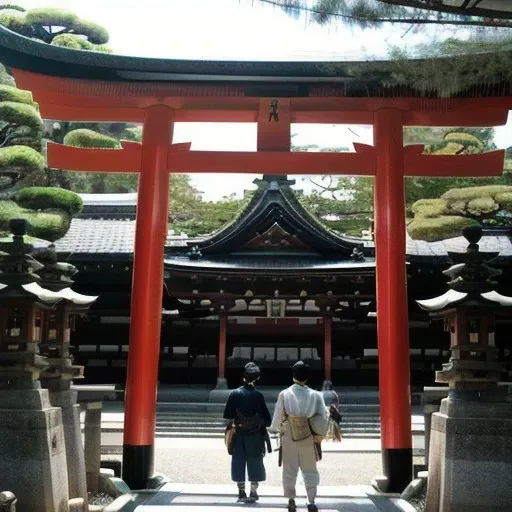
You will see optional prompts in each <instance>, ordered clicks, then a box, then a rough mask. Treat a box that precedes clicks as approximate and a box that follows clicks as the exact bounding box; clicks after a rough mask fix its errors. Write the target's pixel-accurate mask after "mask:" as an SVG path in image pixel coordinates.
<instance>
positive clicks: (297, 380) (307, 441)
mask: <svg viewBox="0 0 512 512" xmlns="http://www.w3.org/2000/svg"><path fill="white" fill-rule="evenodd" d="M292 373H293V382H294V384H293V385H292V386H290V387H289V388H287V389H285V390H284V391H281V393H279V397H278V399H277V404H276V408H275V411H274V418H273V420H272V425H271V427H270V430H271V431H272V432H280V433H281V448H280V449H281V453H280V457H279V459H280V464H281V463H282V465H283V490H284V495H285V497H286V498H288V510H289V512H296V510H297V506H296V504H295V498H296V492H295V485H296V482H297V474H298V471H299V468H300V470H301V472H302V476H303V478H304V484H305V486H306V492H307V496H308V512H317V511H318V508H317V506H316V505H315V499H316V494H317V487H318V484H319V482H320V475H319V474H318V469H317V461H318V460H320V459H321V457H322V451H321V447H320V442H321V440H322V438H323V437H324V436H325V434H326V433H327V426H328V421H329V414H328V412H327V408H326V406H325V402H324V398H323V396H322V394H321V393H320V392H318V391H314V390H312V389H310V388H308V387H307V386H306V382H307V381H308V379H309V374H310V369H309V365H307V364H306V363H304V362H302V361H299V362H297V363H295V365H294V366H293V370H292Z"/></svg>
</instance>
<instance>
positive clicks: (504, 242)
mask: <svg viewBox="0 0 512 512" xmlns="http://www.w3.org/2000/svg"><path fill="white" fill-rule="evenodd" d="M134 240H135V221H134V220H110V219H73V221H72V222H71V227H70V229H69V231H68V233H67V234H66V236H65V237H64V238H62V239H60V240H58V241H57V242H56V243H55V245H56V248H57V252H59V253H65V254H75V255H77V254H83V255H95V254H110V255H120V256H121V255H125V256H130V257H131V255H132V253H133V246H134ZM199 240H200V239H194V238H183V237H180V236H176V235H172V234H171V233H169V235H168V237H167V243H166V247H167V248H168V252H172V248H179V247H186V246H187V243H188V244H192V245H193V244H194V242H197V241H199ZM367 244H368V245H369V244H370V242H367ZM466 247H467V241H466V239H465V238H463V237H462V236H460V237H456V238H449V239H447V240H443V241H441V242H424V241H422V240H412V239H411V238H410V237H409V236H408V237H407V255H408V256H424V257H436V256H437V257H447V256H448V252H449V251H450V252H451V251H453V252H464V251H465V250H466ZM480 249H481V251H483V252H499V253H500V256H501V257H506V258H512V241H511V239H510V238H509V237H508V236H504V235H500V236H484V237H482V239H481V241H480Z"/></svg>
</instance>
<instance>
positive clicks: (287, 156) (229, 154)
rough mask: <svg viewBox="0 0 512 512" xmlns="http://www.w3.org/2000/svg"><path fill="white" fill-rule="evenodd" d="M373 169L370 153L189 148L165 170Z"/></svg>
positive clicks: (349, 171) (368, 171)
mask: <svg viewBox="0 0 512 512" xmlns="http://www.w3.org/2000/svg"><path fill="white" fill-rule="evenodd" d="M374 169H375V159H374V156H373V155H372V154H370V153H361V154H358V153H324V152H321V153H308V152H287V151H258V152H254V151H252V152H251V151H191V152H190V153H187V154H185V153H180V154H177V155H176V156H175V157H174V158H173V159H172V161H171V162H170V168H169V171H170V172H176V173H194V172H204V173H211V172H226V173H227V172H232V173H236V174H240V173H263V174H351V175H365V176H370V175H372V174H373V173H374Z"/></svg>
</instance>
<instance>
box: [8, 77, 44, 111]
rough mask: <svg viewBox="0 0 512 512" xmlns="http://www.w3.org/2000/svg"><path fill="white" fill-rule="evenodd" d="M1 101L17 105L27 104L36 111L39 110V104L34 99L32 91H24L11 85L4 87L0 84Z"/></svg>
mask: <svg viewBox="0 0 512 512" xmlns="http://www.w3.org/2000/svg"><path fill="white" fill-rule="evenodd" d="M0 101H9V102H15V103H25V104H27V105H31V106H32V107H34V108H35V109H36V110H37V109H38V108H39V107H38V105H37V103H35V102H34V100H33V99H32V93H31V92H30V91H23V90H21V89H17V88H16V87H13V86H10V85H3V84H1V83H0Z"/></svg>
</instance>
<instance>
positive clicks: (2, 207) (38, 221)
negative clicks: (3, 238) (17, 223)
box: [0, 201, 71, 242]
mask: <svg viewBox="0 0 512 512" xmlns="http://www.w3.org/2000/svg"><path fill="white" fill-rule="evenodd" d="M15 218H22V219H26V220H27V221H28V222H29V224H30V226H29V230H28V234H29V235H31V236H34V237H36V238H42V239H44V240H49V241H51V242H53V241H55V240H58V239H59V238H62V237H63V236H64V235H65V234H66V232H67V231H68V229H69V225H70V223H71V217H70V216H69V214H68V213H67V212H65V211H63V210H58V209H48V210H46V211H42V212H36V211H31V210H27V209H26V208H23V207H21V206H19V205H17V204H16V203H15V202H14V201H0V230H2V231H9V221H10V220H11V219H15Z"/></svg>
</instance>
